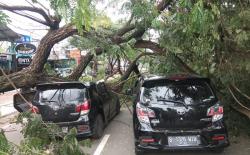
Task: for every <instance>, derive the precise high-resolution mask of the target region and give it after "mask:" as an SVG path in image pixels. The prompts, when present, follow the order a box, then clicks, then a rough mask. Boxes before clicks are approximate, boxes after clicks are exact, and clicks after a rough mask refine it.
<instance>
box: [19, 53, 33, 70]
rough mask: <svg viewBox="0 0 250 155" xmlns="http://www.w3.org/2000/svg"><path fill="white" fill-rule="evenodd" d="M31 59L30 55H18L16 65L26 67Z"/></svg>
mask: <svg viewBox="0 0 250 155" xmlns="http://www.w3.org/2000/svg"><path fill="white" fill-rule="evenodd" d="M31 61H32V60H31V57H30V56H19V57H18V58H17V67H27V66H29V65H30V63H31Z"/></svg>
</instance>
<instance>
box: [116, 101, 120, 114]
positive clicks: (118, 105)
mask: <svg viewBox="0 0 250 155" xmlns="http://www.w3.org/2000/svg"><path fill="white" fill-rule="evenodd" d="M120 111H121V104H120V101H119V99H118V100H117V102H116V115H118V114H119V113H120Z"/></svg>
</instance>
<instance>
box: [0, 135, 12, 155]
mask: <svg viewBox="0 0 250 155" xmlns="http://www.w3.org/2000/svg"><path fill="white" fill-rule="evenodd" d="M11 151H12V148H11V145H10V144H9V142H8V140H7V138H6V137H5V135H4V132H3V131H0V154H3V155H4V154H6V155H8V153H11Z"/></svg>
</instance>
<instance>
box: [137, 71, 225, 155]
mask: <svg viewBox="0 0 250 155" xmlns="http://www.w3.org/2000/svg"><path fill="white" fill-rule="evenodd" d="M132 92H134V94H136V96H135V100H134V103H133V126H134V138H135V152H136V154H142V153H143V152H147V151H164V150H165V151H166V150H214V152H222V151H223V149H224V147H226V146H228V145H229V140H228V133H227V129H226V125H225V123H224V121H223V105H222V103H221V102H220V101H219V99H218V97H217V96H216V93H215V90H214V88H213V87H212V85H211V82H210V80H209V79H208V78H202V77H198V76H194V75H172V76H155V75H150V76H144V77H141V78H140V79H139V80H138V81H137V82H136V85H135V87H134V89H133V90H132Z"/></svg>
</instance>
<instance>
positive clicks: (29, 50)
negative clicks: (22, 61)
mask: <svg viewBox="0 0 250 155" xmlns="http://www.w3.org/2000/svg"><path fill="white" fill-rule="evenodd" d="M15 51H16V52H17V54H21V55H30V54H34V53H35V52H36V46H35V45H33V44H30V43H22V44H18V45H17V46H16V47H15Z"/></svg>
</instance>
